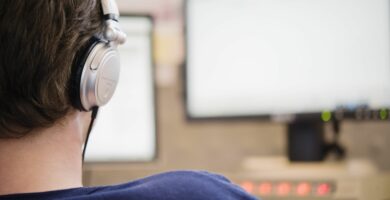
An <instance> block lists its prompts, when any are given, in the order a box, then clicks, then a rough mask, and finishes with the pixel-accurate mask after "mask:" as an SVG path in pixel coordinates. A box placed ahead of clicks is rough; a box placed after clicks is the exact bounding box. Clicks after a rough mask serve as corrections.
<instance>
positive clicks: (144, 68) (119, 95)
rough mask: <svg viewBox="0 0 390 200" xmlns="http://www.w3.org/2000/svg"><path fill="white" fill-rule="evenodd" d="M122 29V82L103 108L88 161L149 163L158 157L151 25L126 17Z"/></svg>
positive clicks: (89, 149) (148, 20)
mask: <svg viewBox="0 0 390 200" xmlns="http://www.w3.org/2000/svg"><path fill="white" fill-rule="evenodd" d="M120 25H121V27H122V29H123V30H124V32H126V34H127V42H126V43H125V44H124V45H123V46H120V47H119V52H120V56H121V72H120V79H119V83H118V87H117V89H116V91H115V94H114V96H113V98H112V99H111V101H110V102H109V103H108V104H107V105H105V106H104V107H102V108H100V111H99V114H98V118H97V121H96V123H95V127H94V129H93V130H92V132H91V136H90V140H89V143H88V148H87V152H86V160H87V161H150V160H152V159H153V158H154V156H155V149H156V146H155V145H156V125H155V110H154V109H155V108H154V89H153V88H154V87H153V75H152V74H153V73H152V49H151V32H152V21H151V20H150V19H149V18H147V17H129V16H125V17H121V19H120Z"/></svg>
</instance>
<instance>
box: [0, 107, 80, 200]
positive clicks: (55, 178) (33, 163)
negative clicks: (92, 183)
mask: <svg viewBox="0 0 390 200" xmlns="http://www.w3.org/2000/svg"><path fill="white" fill-rule="evenodd" d="M82 115H83V114H82V113H76V114H73V115H72V116H71V117H70V118H68V119H67V120H65V121H64V122H61V123H57V125H55V126H53V127H51V128H47V129H44V130H41V131H36V133H32V134H31V135H28V136H26V137H24V138H21V139H1V140H0V180H1V181H0V195H4V194H14V193H31V192H43V191H50V190H59V189H68V188H75V187H81V186H82V180H81V179H82V178H81V177H82V160H81V154H82V150H81V145H82V142H83V134H84V131H85V130H86V127H85V125H84V124H85V123H82V121H83V119H82V118H85V117H81V116H82Z"/></svg>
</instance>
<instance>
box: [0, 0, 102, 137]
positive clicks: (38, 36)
mask: <svg viewBox="0 0 390 200" xmlns="http://www.w3.org/2000/svg"><path fill="white" fill-rule="evenodd" d="M102 27H103V20H102V14H101V8H100V3H99V1H96V0H66V1H59V0H2V2H1V3H0V138H7V137H20V136H24V135H25V134H28V133H29V132H30V131H31V130H34V129H39V128H45V127H50V126H52V125H53V124H54V123H55V122H58V121H59V120H61V119H62V118H64V117H65V116H66V115H67V114H69V113H70V112H72V111H73V110H74V109H73V108H72V105H71V101H70V97H69V81H70V75H71V70H72V65H73V62H74V59H75V56H76V54H77V52H78V51H79V50H80V49H81V48H83V46H84V45H85V44H86V43H87V42H88V40H89V39H90V38H91V37H92V36H93V35H95V34H97V33H101V32H102Z"/></svg>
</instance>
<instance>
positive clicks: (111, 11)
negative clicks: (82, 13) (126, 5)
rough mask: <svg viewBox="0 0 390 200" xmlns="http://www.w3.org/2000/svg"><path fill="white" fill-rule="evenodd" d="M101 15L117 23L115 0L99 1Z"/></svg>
mask: <svg viewBox="0 0 390 200" xmlns="http://www.w3.org/2000/svg"><path fill="white" fill-rule="evenodd" d="M101 4H102V9H103V14H104V16H105V17H106V18H108V19H112V20H115V21H118V19H119V9H118V6H117V5H116V2H115V0H101Z"/></svg>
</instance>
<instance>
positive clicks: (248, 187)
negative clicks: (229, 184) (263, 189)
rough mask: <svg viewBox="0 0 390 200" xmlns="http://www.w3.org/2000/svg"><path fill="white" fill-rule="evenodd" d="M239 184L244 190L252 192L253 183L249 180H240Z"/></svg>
mask: <svg viewBox="0 0 390 200" xmlns="http://www.w3.org/2000/svg"><path fill="white" fill-rule="evenodd" d="M240 186H241V187H242V189H244V190H245V191H246V192H248V193H252V194H253V190H254V188H255V186H254V184H253V183H252V182H249V181H246V182H242V183H241V184H240Z"/></svg>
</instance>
